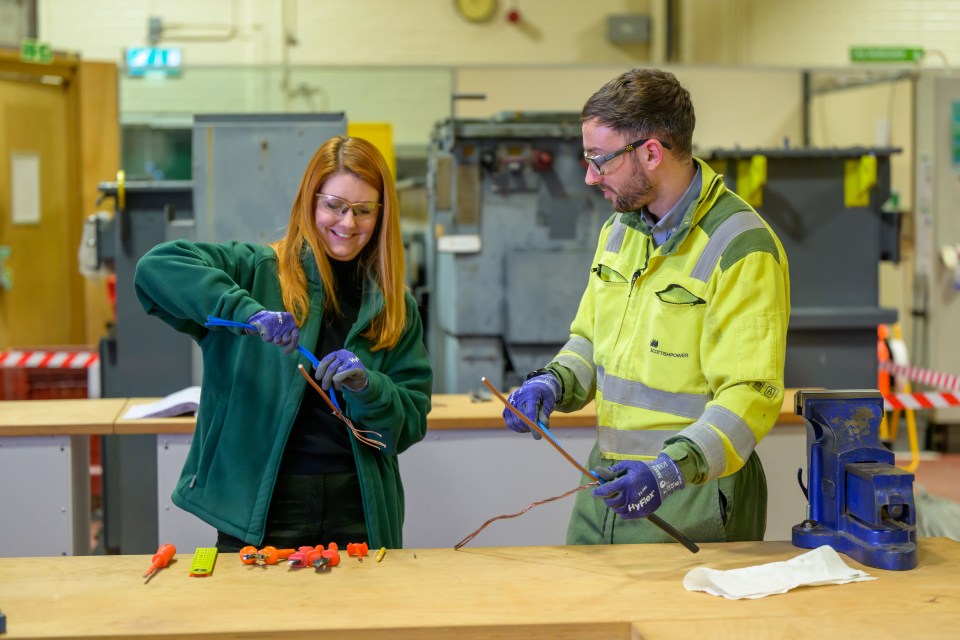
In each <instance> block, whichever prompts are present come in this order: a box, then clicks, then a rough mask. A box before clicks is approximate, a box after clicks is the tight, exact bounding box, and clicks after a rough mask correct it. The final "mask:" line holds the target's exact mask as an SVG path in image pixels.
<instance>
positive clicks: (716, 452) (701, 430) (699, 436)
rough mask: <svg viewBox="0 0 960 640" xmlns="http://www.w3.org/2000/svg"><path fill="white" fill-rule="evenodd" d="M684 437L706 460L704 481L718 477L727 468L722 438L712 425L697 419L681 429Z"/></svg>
mask: <svg viewBox="0 0 960 640" xmlns="http://www.w3.org/2000/svg"><path fill="white" fill-rule="evenodd" d="M682 435H683V437H684V438H687V439H689V440H690V441H691V442H693V443H694V444H695V445H697V448H699V449H700V451H701V452H702V453H703V457H704V459H705V460H706V462H707V479H706V482H709V481H710V480H713V479H714V478H719V477H720V474H722V473H723V471H724V469H726V468H727V455H726V453H725V451H724V449H723V439H722V438H720V434H719V433H717V432H716V431H715V430H714V428H713V427H711V426H710V425H709V424H707V423H706V422H702V421H700V420H698V421H697V422H694V423H693V424H692V425H690V426H689V427H687V428H686V429H684V430H683V432H682Z"/></svg>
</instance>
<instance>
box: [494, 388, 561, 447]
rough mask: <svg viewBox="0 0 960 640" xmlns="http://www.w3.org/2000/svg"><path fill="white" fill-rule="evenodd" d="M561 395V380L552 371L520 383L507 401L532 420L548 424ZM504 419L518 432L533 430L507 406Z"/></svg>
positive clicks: (537, 435)
mask: <svg viewBox="0 0 960 640" xmlns="http://www.w3.org/2000/svg"><path fill="white" fill-rule="evenodd" d="M559 397H560V381H559V380H557V377H556V376H555V375H553V374H552V373H541V374H540V375H538V376H534V377H532V378H530V379H529V380H527V381H526V382H524V383H523V384H522V385H520V388H519V389H517V390H516V391H514V392H513V393H511V394H510V397H509V398H507V402H509V403H510V404H512V405H513V406H514V407H516V408H517V410H518V411H520V413H522V414H523V415H525V416H526V417H527V418H529V419H530V420H531V421H533V422H540V423H541V424H543V425H546V424H547V420H548V419H549V418H550V413H551V412H552V411H553V408H554V406H556V404H557V399H558V398H559ZM503 421H504V422H506V423H507V427H508V428H509V429H512V430H513V431H516V432H517V433H530V432H531V431H530V427H528V426H527V425H526V424H524V422H523V420H521V419H520V418H518V417H517V416H516V415H515V414H514V413H513V411H510V409H508V408H506V407H504V409H503ZM532 433H533V437H534V438H535V439H537V440H539V439H540V434H539V433H537V432H536V431H533V432H532Z"/></svg>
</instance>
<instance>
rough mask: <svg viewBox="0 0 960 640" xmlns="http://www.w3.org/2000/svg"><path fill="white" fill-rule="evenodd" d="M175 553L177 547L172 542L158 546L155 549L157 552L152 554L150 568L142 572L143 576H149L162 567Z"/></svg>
mask: <svg viewBox="0 0 960 640" xmlns="http://www.w3.org/2000/svg"><path fill="white" fill-rule="evenodd" d="M176 554H177V548H176V547H175V546H173V545H172V544H162V545H160V548H159V549H157V552H156V553H155V554H153V560H152V561H151V564H150V568H149V569H147V572H146V573H145V574H143V577H144V578H145V579H146V578H149V577H150V576H152V575H153V574H154V572H156V571H159V570H160V569H163V568H164V567H166V566H167V565H168V564H170V561H171V560H173V556H175V555H176Z"/></svg>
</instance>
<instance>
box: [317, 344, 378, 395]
mask: <svg viewBox="0 0 960 640" xmlns="http://www.w3.org/2000/svg"><path fill="white" fill-rule="evenodd" d="M313 377H314V378H316V379H317V380H319V381H320V388H321V389H323V390H324V391H328V390H329V389H330V384H331V383H333V387H334V388H335V389H336V390H337V391H339V390H340V387H341V386H344V387H346V388H347V389H350V391H363V390H364V389H366V388H367V370H366V369H364V368H363V363H362V362H360V358H358V357H357V356H355V355H354V354H353V353H351V352H350V351H347V350H346V349H340V350H339V351H334V352H333V353H328V354H327V355H326V356H325V357H324V358H323V360H321V361H320V365H319V366H318V367H317V372H316V373H315V374H313Z"/></svg>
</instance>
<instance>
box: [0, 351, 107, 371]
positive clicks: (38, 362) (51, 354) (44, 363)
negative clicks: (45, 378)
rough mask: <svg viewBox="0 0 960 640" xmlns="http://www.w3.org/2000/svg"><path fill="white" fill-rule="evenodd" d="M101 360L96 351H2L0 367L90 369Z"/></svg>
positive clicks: (0, 353)
mask: <svg viewBox="0 0 960 640" xmlns="http://www.w3.org/2000/svg"><path fill="white" fill-rule="evenodd" d="M99 360H100V354H98V353H97V352H96V351H0V367H5V368H8V369H13V368H17V367H21V368H33V369H88V368H90V367H92V366H93V365H94V364H96V363H97V362H98V361H99Z"/></svg>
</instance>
